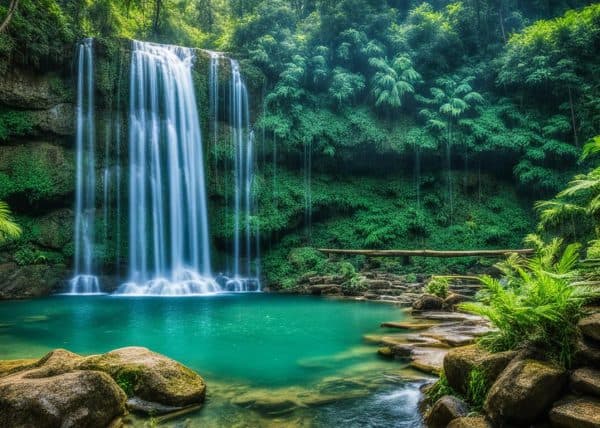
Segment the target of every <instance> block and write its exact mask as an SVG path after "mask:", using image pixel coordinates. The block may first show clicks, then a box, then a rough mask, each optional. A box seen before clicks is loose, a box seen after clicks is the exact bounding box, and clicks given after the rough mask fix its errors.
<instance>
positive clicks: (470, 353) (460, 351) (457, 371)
mask: <svg viewBox="0 0 600 428" xmlns="http://www.w3.org/2000/svg"><path fill="white" fill-rule="evenodd" d="M515 355H516V352H512V351H507V352H498V353H491V352H488V351H486V350H484V349H482V348H481V347H479V346H477V345H470V346H462V347H460V348H454V349H451V350H450V351H449V352H448V354H447V355H446V357H445V358H444V373H445V375H446V378H447V379H448V383H449V384H450V386H451V387H452V388H453V389H454V390H455V391H457V392H458V393H460V394H467V389H468V383H469V376H470V373H471V372H472V371H473V370H474V369H477V370H479V371H480V372H481V373H483V374H484V375H485V376H486V379H487V384H488V385H491V384H492V383H493V382H494V381H495V380H496V378H497V377H498V375H499V374H500V373H501V372H502V370H504V368H505V367H506V366H507V365H508V363H510V361H511V360H512V359H513V358H514V357H515Z"/></svg>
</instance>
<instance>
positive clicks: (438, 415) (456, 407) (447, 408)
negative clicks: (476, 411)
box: [425, 395, 469, 428]
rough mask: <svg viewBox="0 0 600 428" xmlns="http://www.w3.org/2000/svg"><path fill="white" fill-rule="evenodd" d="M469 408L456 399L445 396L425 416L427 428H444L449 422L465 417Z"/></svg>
mask: <svg viewBox="0 0 600 428" xmlns="http://www.w3.org/2000/svg"><path fill="white" fill-rule="evenodd" d="M468 413H469V406H467V404H466V403H465V402H464V401H462V400H460V399H459V398H457V397H453V396H451V395H445V396H443V397H442V398H440V399H439V400H438V401H436V402H435V404H434V405H433V406H432V407H431V409H430V410H429V412H427V414H426V415H425V423H426V424H427V426H428V427H429V428H446V426H447V425H448V423H450V421H452V420H454V419H456V418H459V417H461V416H467V414H468Z"/></svg>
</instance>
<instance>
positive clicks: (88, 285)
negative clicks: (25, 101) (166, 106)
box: [70, 39, 100, 294]
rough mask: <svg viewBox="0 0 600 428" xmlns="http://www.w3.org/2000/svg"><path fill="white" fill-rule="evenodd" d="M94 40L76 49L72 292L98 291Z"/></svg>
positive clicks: (83, 43)
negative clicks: (96, 268) (75, 165)
mask: <svg viewBox="0 0 600 428" xmlns="http://www.w3.org/2000/svg"><path fill="white" fill-rule="evenodd" d="M93 76H94V60H93V40H92V39H84V40H83V41H82V42H81V43H80V44H79V46H78V49H77V131H76V164H77V177H76V191H75V255H74V265H75V271H74V276H73V278H72V279H71V280H70V286H71V287H70V293H71V294H97V293H100V284H99V281H98V277H97V276H95V275H94V274H93V268H94V266H93V264H94V263H93V261H94V217H95V211H96V191H95V190H96V164H95V153H94V150H95V147H94V140H95V126H94V77H93Z"/></svg>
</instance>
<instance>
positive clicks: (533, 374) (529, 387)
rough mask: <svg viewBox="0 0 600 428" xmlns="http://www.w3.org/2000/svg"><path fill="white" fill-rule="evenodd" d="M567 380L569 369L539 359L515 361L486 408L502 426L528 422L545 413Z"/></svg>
mask: <svg viewBox="0 0 600 428" xmlns="http://www.w3.org/2000/svg"><path fill="white" fill-rule="evenodd" d="M566 382H567V375H566V371H565V370H564V369H563V368H561V367H558V366H555V365H553V364H550V363H547V362H542V361H537V360H527V359H526V360H515V361H513V362H511V363H510V364H509V365H508V367H506V369H505V370H504V371H503V372H502V373H501V374H500V376H498V379H496V381H495V382H494V384H493V385H492V387H491V388H490V391H489V393H488V395H487V397H486V400H485V403H484V410H485V411H486V413H487V414H488V416H489V417H490V419H491V420H492V421H494V422H496V423H497V424H499V425H502V426H505V425H511V424H514V425H528V424H532V423H534V422H536V421H538V420H539V419H540V418H542V417H543V416H545V414H546V412H547V411H548V410H549V408H550V406H551V405H552V403H553V402H554V401H556V400H557V399H558V398H559V396H560V394H561V392H562V390H563V387H564V386H565V384H566Z"/></svg>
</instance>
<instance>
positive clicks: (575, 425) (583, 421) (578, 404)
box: [550, 397, 600, 428]
mask: <svg viewBox="0 0 600 428" xmlns="http://www.w3.org/2000/svg"><path fill="white" fill-rule="evenodd" d="M550 423H551V424H552V426H553V427H559V428H598V427H600V400H598V399H597V398H589V397H579V398H575V397H567V398H566V399H564V400H561V401H559V402H558V403H555V404H554V407H553V408H552V410H550Z"/></svg>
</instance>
